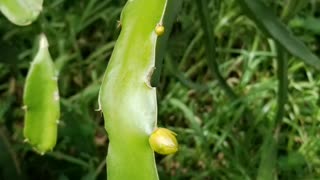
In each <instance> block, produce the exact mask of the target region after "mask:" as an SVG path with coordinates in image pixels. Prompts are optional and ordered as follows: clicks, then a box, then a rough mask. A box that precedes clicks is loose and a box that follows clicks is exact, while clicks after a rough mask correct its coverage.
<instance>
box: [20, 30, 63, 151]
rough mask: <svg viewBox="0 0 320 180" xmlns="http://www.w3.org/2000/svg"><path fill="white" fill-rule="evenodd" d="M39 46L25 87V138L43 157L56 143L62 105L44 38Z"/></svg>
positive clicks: (54, 71)
mask: <svg viewBox="0 0 320 180" xmlns="http://www.w3.org/2000/svg"><path fill="white" fill-rule="evenodd" d="M39 44H40V45H39V50H38V52H37V54H36V56H35V58H34V60H33V61H32V63H31V67H30V69H29V72H28V75H27V78H26V83H25V87H24V94H23V102H24V107H23V108H24V110H25V122H24V123H25V124H24V136H25V138H26V139H25V141H26V142H29V143H30V144H31V145H32V146H33V147H34V149H35V150H36V151H37V152H39V153H41V154H44V153H45V152H47V151H50V150H52V149H53V147H54V146H55V144H56V141H57V127H58V126H57V124H58V122H59V117H60V104H59V91H58V84H57V79H58V78H57V72H56V70H55V67H54V64H53V62H52V59H51V57H50V54H49V50H48V42H47V39H46V37H45V36H44V35H41V38H40V43H39Z"/></svg>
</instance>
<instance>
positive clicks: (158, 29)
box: [155, 24, 164, 36]
mask: <svg viewBox="0 0 320 180" xmlns="http://www.w3.org/2000/svg"><path fill="white" fill-rule="evenodd" d="M155 32H156V34H157V35H158V36H161V35H162V34H164V26H163V25H161V24H158V25H157V26H156V29H155Z"/></svg>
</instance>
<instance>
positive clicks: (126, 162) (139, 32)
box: [99, 0, 181, 180]
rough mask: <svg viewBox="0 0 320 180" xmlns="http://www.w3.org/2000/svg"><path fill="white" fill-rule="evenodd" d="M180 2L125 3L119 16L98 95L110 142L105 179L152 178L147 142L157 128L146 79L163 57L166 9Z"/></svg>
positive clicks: (153, 100) (133, 0) (147, 0)
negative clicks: (119, 30)
mask: <svg viewBox="0 0 320 180" xmlns="http://www.w3.org/2000/svg"><path fill="white" fill-rule="evenodd" d="M180 1H181V0H128V2H127V3H126V5H125V7H124V9H123V11H122V13H121V17H120V24H121V33H120V35H119V37H118V40H117V43H116V45H115V47H114V51H113V54H112V56H111V59H110V60H109V64H108V66H107V70H106V72H105V75H104V79H103V82H102V85H101V89H100V93H99V105H100V108H101V109H102V111H103V115H104V119H105V128H106V131H107V133H108V136H109V140H110V142H109V148H108V155H107V176H108V180H123V179H137V180H154V179H158V174H157V169H156V165H155V159H154V151H153V149H152V148H151V146H150V144H149V142H148V139H149V136H150V134H151V133H152V132H153V131H154V130H155V129H156V128H157V125H156V124H157V100H156V89H155V88H154V87H152V86H151V84H150V79H151V76H152V74H153V71H154V70H155V60H156V58H157V57H163V55H160V56H159V55H157V54H156V53H157V52H156V51H158V49H159V47H160V46H163V44H165V43H163V41H165V40H166V39H167V37H168V34H167V33H168V30H167V29H168V28H167V27H166V26H168V27H169V29H170V28H171V25H172V22H173V20H172V18H173V16H174V14H176V13H175V12H176V10H175V9H174V8H172V6H174V5H177V4H178V5H179V6H180ZM169 15H170V16H169ZM166 18H168V19H169V20H168V21H166ZM168 24H169V25H168ZM159 25H161V28H163V29H161V31H159ZM164 28H166V31H165V32H164ZM159 32H160V33H159ZM160 42H162V43H160ZM162 52H163V51H162Z"/></svg>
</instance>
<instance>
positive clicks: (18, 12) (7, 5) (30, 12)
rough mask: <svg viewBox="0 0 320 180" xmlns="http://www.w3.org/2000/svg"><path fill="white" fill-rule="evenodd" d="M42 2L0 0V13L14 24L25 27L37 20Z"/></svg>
mask: <svg viewBox="0 0 320 180" xmlns="http://www.w3.org/2000/svg"><path fill="white" fill-rule="evenodd" d="M42 4H43V0H0V11H1V12H2V13H3V14H4V15H5V16H6V17H7V18H8V19H9V20H10V21H11V22H12V23H14V24H16V25H19V26H26V25H29V24H31V23H32V22H33V21H34V20H36V19H37V17H38V16H39V14H40V12H41V11H42Z"/></svg>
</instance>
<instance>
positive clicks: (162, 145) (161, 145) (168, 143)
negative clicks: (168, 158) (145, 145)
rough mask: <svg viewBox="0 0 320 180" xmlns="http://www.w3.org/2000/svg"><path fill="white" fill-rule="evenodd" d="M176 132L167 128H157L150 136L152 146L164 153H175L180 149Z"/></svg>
mask: <svg viewBox="0 0 320 180" xmlns="http://www.w3.org/2000/svg"><path fill="white" fill-rule="evenodd" d="M176 135H177V134H176V133H174V132H172V131H170V130H169V129H166V128H157V129H156V130H154V131H153V132H152V134H151V135H150V137H149V144H150V146H151V148H152V149H153V150H154V151H155V152H157V153H159V154H163V155H167V154H173V153H175V152H177V151H178V141H177V139H176Z"/></svg>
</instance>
